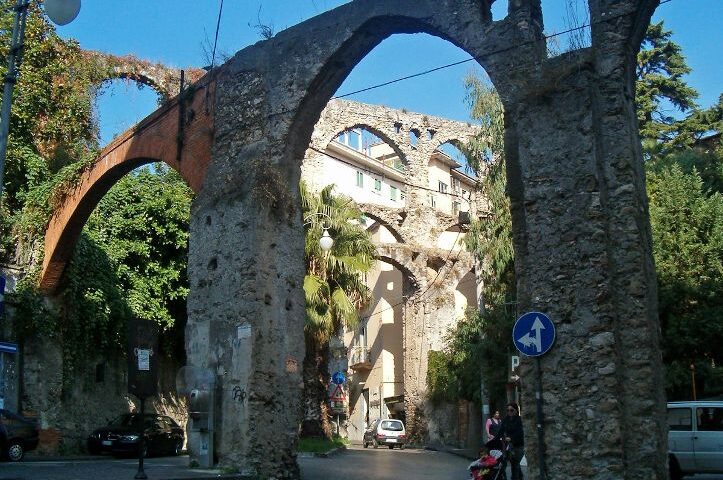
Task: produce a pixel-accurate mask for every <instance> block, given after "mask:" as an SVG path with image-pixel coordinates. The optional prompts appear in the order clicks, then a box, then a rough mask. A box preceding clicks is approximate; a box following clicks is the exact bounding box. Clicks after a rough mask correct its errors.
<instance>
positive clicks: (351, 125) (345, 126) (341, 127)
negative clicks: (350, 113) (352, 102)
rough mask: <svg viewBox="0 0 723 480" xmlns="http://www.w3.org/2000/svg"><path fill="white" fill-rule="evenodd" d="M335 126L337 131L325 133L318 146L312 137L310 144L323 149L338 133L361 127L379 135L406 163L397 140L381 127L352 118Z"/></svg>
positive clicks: (405, 157)
mask: <svg viewBox="0 0 723 480" xmlns="http://www.w3.org/2000/svg"><path fill="white" fill-rule="evenodd" d="M335 126H336V129H337V132H336V133H335V134H327V135H325V137H324V138H322V139H320V140H319V142H318V146H317V144H316V142H314V140H313V139H312V146H314V147H317V148H319V149H325V148H326V147H327V146H328V145H329V144H330V143H331V142H332V141H333V140H334V139H335V138H336V137H337V135H339V134H340V133H342V132H346V131H349V130H353V129H355V128H361V129H364V130H367V131H369V132H370V133H372V134H374V135H376V136H377V137H379V138H380V139H382V141H384V142H385V143H386V144H387V145H389V146H390V147H391V148H392V149H393V150H394V152H395V153H396V154H397V155H399V158H400V159H401V160H402V162H403V163H404V164H405V165H406V164H408V162H407V156H406V154H405V153H404V152H403V151H402V150H401V149H400V148H399V145H398V144H397V142H396V141H395V140H393V139H392V138H390V137H389V135H388V134H387V133H386V132H384V131H382V130H381V129H379V128H376V127H374V126H372V125H369V124H368V123H366V122H363V121H353V120H352V121H347V122H345V123H342V124H336V125H335Z"/></svg>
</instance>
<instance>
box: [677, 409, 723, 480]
mask: <svg viewBox="0 0 723 480" xmlns="http://www.w3.org/2000/svg"><path fill="white" fill-rule="evenodd" d="M668 462H669V466H670V478H671V479H672V480H680V479H681V478H682V477H683V476H684V475H690V474H694V473H723V401H718V402H710V401H708V402H706V401H693V402H671V403H668Z"/></svg>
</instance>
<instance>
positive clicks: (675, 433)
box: [668, 406, 696, 472]
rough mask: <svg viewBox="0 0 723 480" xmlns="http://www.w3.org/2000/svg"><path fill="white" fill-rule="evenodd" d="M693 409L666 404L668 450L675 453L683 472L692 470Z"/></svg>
mask: <svg viewBox="0 0 723 480" xmlns="http://www.w3.org/2000/svg"><path fill="white" fill-rule="evenodd" d="M695 434H696V432H694V431H693V409H692V408H691V407H685V406H668V450H669V451H670V453H672V454H673V455H675V458H676V459H677V460H678V465H680V468H681V470H683V471H684V472H693V471H695V470H696V465H695V443H694V437H695Z"/></svg>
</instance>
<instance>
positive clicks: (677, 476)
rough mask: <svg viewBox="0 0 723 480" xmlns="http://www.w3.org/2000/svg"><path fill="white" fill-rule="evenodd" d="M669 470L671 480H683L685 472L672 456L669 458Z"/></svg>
mask: <svg viewBox="0 0 723 480" xmlns="http://www.w3.org/2000/svg"><path fill="white" fill-rule="evenodd" d="M668 469H669V470H670V480H682V478H683V472H682V470H681V469H680V464H678V460H677V459H676V458H675V457H674V456H672V455H671V456H670V457H668Z"/></svg>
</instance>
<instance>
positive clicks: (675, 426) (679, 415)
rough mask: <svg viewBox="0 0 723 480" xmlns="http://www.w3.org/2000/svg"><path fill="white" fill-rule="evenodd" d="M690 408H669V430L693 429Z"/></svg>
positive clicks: (687, 430) (685, 430) (682, 430)
mask: <svg viewBox="0 0 723 480" xmlns="http://www.w3.org/2000/svg"><path fill="white" fill-rule="evenodd" d="M691 417H692V415H691V410H690V408H669V409H668V429H669V430H670V431H671V432H674V431H675V432H689V431H691V430H693V421H692V420H691Z"/></svg>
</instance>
